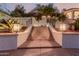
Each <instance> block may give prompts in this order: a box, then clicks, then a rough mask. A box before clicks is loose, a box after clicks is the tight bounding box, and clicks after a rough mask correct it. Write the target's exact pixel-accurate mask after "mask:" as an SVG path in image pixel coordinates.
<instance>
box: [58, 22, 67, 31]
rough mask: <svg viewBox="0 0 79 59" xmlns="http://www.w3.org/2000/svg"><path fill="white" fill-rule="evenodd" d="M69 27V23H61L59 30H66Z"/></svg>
mask: <svg viewBox="0 0 79 59" xmlns="http://www.w3.org/2000/svg"><path fill="white" fill-rule="evenodd" d="M67 29H68V25H67V24H65V23H61V24H60V25H59V30H60V31H65V30H67Z"/></svg>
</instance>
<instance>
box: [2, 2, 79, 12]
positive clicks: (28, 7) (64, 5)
mask: <svg viewBox="0 0 79 59" xmlns="http://www.w3.org/2000/svg"><path fill="white" fill-rule="evenodd" d="M21 4H22V5H23V6H24V8H25V9H26V11H27V12H29V11H31V10H32V9H33V8H35V7H36V3H35V4H34V3H33V4H32V3H26V4H25V3H24V4H23V3H21ZM0 5H1V7H0V8H3V9H4V8H7V9H9V10H10V11H12V10H13V9H14V8H15V6H16V5H17V4H12V3H6V4H0ZM44 5H46V4H44ZM54 6H56V7H57V8H58V9H59V10H60V11H61V10H62V9H63V8H66V9H69V8H79V3H54Z"/></svg>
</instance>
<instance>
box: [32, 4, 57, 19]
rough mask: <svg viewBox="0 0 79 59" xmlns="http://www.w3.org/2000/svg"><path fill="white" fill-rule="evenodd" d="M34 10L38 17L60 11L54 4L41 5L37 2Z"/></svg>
mask: <svg viewBox="0 0 79 59" xmlns="http://www.w3.org/2000/svg"><path fill="white" fill-rule="evenodd" d="M32 12H35V13H36V17H37V19H40V18H41V16H43V15H44V16H48V15H50V16H53V15H55V13H57V12H58V9H57V8H54V6H53V4H48V5H41V4H37V6H36V8H35V9H33V10H32Z"/></svg>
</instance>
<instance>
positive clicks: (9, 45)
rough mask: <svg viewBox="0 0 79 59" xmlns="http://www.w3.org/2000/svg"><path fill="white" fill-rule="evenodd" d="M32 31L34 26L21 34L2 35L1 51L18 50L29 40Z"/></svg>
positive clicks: (0, 34) (0, 40) (0, 35)
mask: <svg viewBox="0 0 79 59" xmlns="http://www.w3.org/2000/svg"><path fill="white" fill-rule="evenodd" d="M31 30H32V26H30V27H28V28H27V29H26V30H25V31H24V32H20V33H0V50H11V49H17V47H19V46H20V45H21V44H23V43H24V42H25V41H26V40H27V38H28V36H29V34H30V33H31Z"/></svg>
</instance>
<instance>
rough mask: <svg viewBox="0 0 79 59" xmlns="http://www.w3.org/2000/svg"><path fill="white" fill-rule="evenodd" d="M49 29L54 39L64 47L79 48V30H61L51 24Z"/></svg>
mask: <svg viewBox="0 0 79 59" xmlns="http://www.w3.org/2000/svg"><path fill="white" fill-rule="evenodd" d="M49 29H50V31H51V33H52V36H53V37H54V40H55V41H56V42H57V43H58V44H59V45H60V46H62V48H79V31H74V30H67V31H62V32H61V31H58V30H56V29H54V28H53V27H52V26H49Z"/></svg>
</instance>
